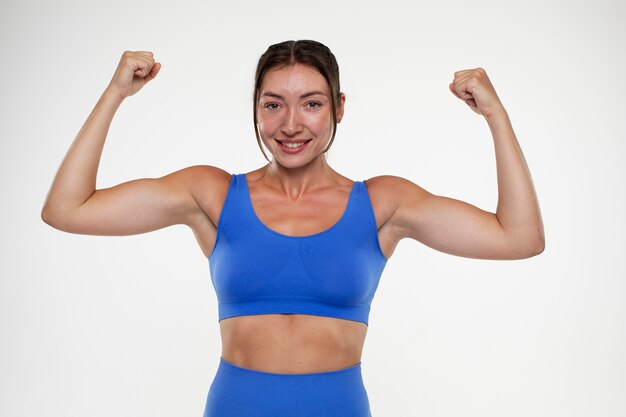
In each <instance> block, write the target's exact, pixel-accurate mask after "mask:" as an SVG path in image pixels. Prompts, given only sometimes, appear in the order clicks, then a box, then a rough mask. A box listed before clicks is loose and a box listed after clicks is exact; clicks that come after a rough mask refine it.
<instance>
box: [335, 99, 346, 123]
mask: <svg viewBox="0 0 626 417" xmlns="http://www.w3.org/2000/svg"><path fill="white" fill-rule="evenodd" d="M345 104H346V95H345V94H344V93H339V102H338V103H337V114H336V117H337V123H341V119H343V110H344V107H345Z"/></svg>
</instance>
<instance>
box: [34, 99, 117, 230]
mask: <svg viewBox="0 0 626 417" xmlns="http://www.w3.org/2000/svg"><path fill="white" fill-rule="evenodd" d="M122 101H123V98H122V97H121V96H120V95H119V94H116V92H115V91H114V90H112V89H110V88H107V89H106V90H105V91H104V93H103V94H102V96H101V97H100V99H99V100H98V103H97V104H96V105H95V107H94V109H93V110H92V112H91V114H90V115H89V117H88V118H87V120H86V122H85V124H84V125H83V127H82V128H81V130H80V131H79V132H78V135H77V136H76V138H75V139H74V142H73V143H72V145H71V146H70V149H69V150H68V152H67V154H66V155H65V158H64V159H63V162H62V163H61V166H60V167H59V170H58V171H57V174H56V176H55V178H54V181H53V182H52V186H51V187H50V191H49V192H48V196H47V198H46V202H45V204H44V208H43V211H42V217H43V218H44V220H46V221H47V222H48V221H49V220H53V218H54V217H55V216H58V215H60V214H61V212H62V211H63V212H65V213H66V214H67V211H68V210H72V209H74V208H77V207H79V206H80V205H81V204H83V203H84V202H85V201H86V200H87V199H89V197H90V196H91V195H92V194H93V193H94V192H95V189H96V177H97V173H98V166H99V164H100V157H101V155H102V149H103V148H104V143H105V140H106V137H107V133H108V131H109V127H110V125H111V121H112V120H113V116H114V115H115V113H116V111H117V109H118V108H119V106H120V104H121V103H122Z"/></svg>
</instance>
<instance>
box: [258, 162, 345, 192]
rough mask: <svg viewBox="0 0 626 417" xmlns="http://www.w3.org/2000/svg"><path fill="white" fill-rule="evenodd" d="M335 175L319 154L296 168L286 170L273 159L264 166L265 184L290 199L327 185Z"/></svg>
mask: <svg viewBox="0 0 626 417" xmlns="http://www.w3.org/2000/svg"><path fill="white" fill-rule="evenodd" d="M335 174H336V173H335V171H334V170H333V169H332V168H331V167H330V165H328V163H327V162H326V156H325V155H324V154H321V155H319V157H317V158H315V159H314V160H312V161H311V162H310V163H308V164H307V165H304V166H301V167H297V168H286V167H284V166H282V165H280V164H279V163H277V162H276V160H275V159H273V160H272V161H271V162H270V163H269V164H268V165H267V166H266V169H265V176H264V180H265V182H266V184H269V185H271V186H272V187H275V188H279V189H281V190H282V191H283V192H284V193H285V194H286V195H287V196H288V197H289V198H290V199H297V198H298V197H300V196H301V195H302V194H303V193H305V192H306V191H309V190H311V189H315V188H318V187H322V186H324V185H327V184H328V183H329V182H331V181H332V178H333V176H334V175H335Z"/></svg>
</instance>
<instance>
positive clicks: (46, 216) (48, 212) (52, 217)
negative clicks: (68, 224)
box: [41, 204, 65, 230]
mask: <svg viewBox="0 0 626 417" xmlns="http://www.w3.org/2000/svg"><path fill="white" fill-rule="evenodd" d="M41 220H43V222H44V223H46V224H47V225H49V226H51V227H53V228H55V229H57V230H65V229H64V228H63V216H61V215H60V213H59V211H58V210H55V209H54V208H52V207H50V206H48V204H44V206H43V208H42V209H41Z"/></svg>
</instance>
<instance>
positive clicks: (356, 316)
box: [209, 174, 387, 325]
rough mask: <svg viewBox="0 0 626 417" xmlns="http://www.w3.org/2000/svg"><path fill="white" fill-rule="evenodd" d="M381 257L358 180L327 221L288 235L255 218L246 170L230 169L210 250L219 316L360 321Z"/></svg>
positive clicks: (366, 198) (375, 283)
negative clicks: (341, 207)
mask: <svg viewBox="0 0 626 417" xmlns="http://www.w3.org/2000/svg"><path fill="white" fill-rule="evenodd" d="M386 263H387V260H386V258H385V257H384V255H383V253H382V251H381V249H380V244H379V242H378V231H377V229H376V219H375V217H374V211H373V210H372V205H371V202H370V199H369V194H368V192H367V188H366V187H365V181H360V182H355V183H354V185H353V187H352V191H351V192H350V197H349V199H348V204H347V206H346V209H345V211H344V213H343V215H342V216H341V218H340V219H339V220H338V221H337V223H335V224H334V225H333V226H331V227H330V228H328V229H326V230H324V231H323V232H320V233H316V234H313V235H309V236H288V235H283V234H281V233H278V232H276V231H274V230H272V229H270V228H268V227H267V226H265V225H264V224H263V223H262V222H261V220H260V219H259V218H258V217H257V215H256V213H255V212H254V208H253V206H252V201H251V199H250V191H249V189H248V183H247V181H246V176H245V174H239V175H233V176H232V179H231V183H230V186H229V188H228V194H227V196H226V200H225V202H224V206H223V208H222V212H221V214H220V218H219V221H218V225H217V236H216V241H215V246H214V248H213V252H212V253H211V255H210V256H209V269H210V271H211V281H212V282H213V287H214V288H215V292H216V294H217V299H218V310H219V320H220V321H221V320H223V319H225V318H229V317H234V316H247V315H254V314H279V313H280V314H310V315H316V316H326V317H336V318H341V319H347V320H354V321H359V322H363V323H365V324H366V325H367V324H368V317H369V312H370V305H371V302H372V299H373V298H374V293H375V292H376V288H377V287H378V282H379V280H380V276H381V274H382V272H383V269H384V268H385V265H386Z"/></svg>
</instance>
